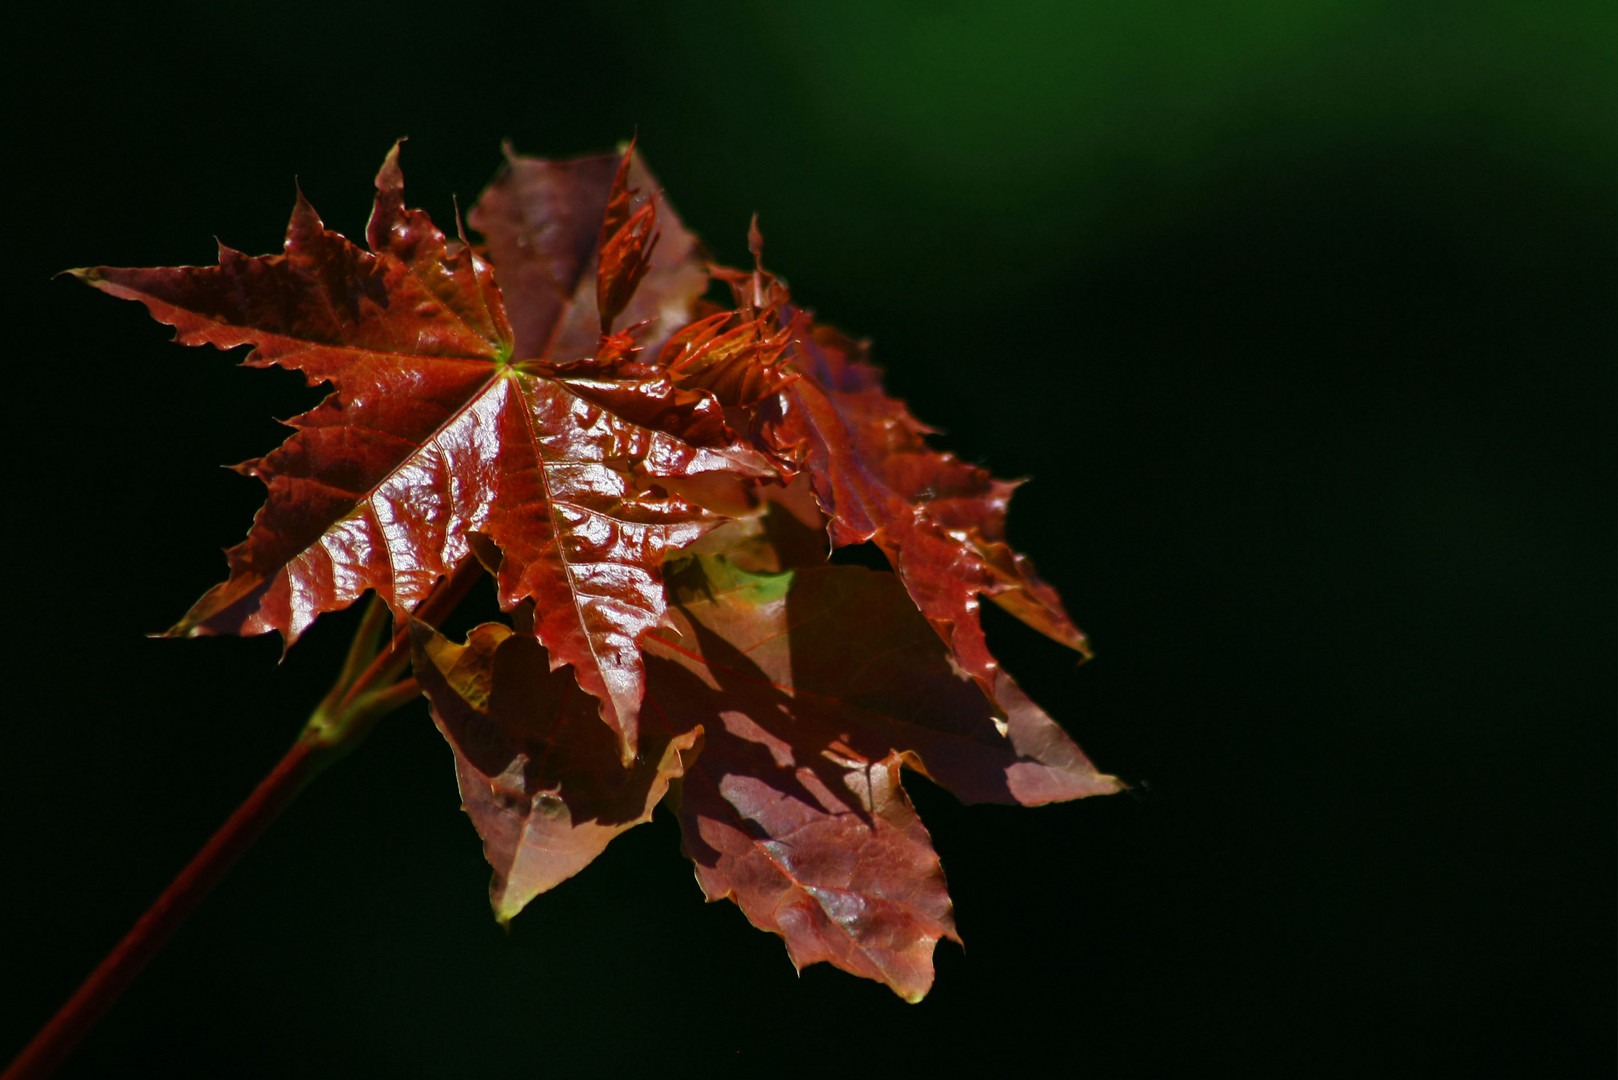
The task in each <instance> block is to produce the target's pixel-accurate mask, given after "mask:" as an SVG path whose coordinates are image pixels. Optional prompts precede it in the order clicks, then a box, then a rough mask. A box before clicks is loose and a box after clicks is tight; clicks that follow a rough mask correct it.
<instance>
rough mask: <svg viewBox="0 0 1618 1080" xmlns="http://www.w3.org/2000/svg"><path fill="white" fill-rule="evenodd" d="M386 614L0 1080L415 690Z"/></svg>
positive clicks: (376, 607) (121, 981) (437, 602)
mask: <svg viewBox="0 0 1618 1080" xmlns="http://www.w3.org/2000/svg"><path fill="white" fill-rule="evenodd" d="M479 573H481V568H480V567H479V566H478V564H477V562H476V561H475V560H471V559H469V560H467V562H466V563H465V564H463V565H462V566H461V567H460V568H459V569H458V570H456V571H455V573H453V574H451V575H450V576H448V577H446V578H445V579H444V580H443V581H441V582H440V583H439V585H438V587H437V588H436V589H434V590H433V592H432V594H431V595H429V596H428V598H427V599H426V600H424V601H422V603H421V605H420V607H419V608H418V609H417V617H418V618H420V619H422V621H424V622H427V623H428V624H429V625H437V624H438V623H439V622H441V621H442V619H443V618H444V616H446V615H448V614H449V612H450V611H453V610H454V608H455V606H456V605H457V604H459V603H460V602H461V600H462V599H463V598H465V596H466V593H467V591H468V590H469V589H470V588H471V586H472V583H473V582H474V581H476V579H477V576H478V574H479ZM387 622H388V610H387V607H386V605H384V604H383V603H382V602H381V601H380V600H377V599H375V598H373V599H372V601H371V606H370V607H369V608H368V609H367V610H366V612H365V617H364V618H363V620H362V621H361V622H360V627H359V629H358V631H356V633H355V635H354V643H353V644H352V645H351V646H350V647H349V652H348V657H347V659H346V660H345V661H344V662H343V670H342V673H341V674H340V675H339V676H338V678H337V682H336V683H335V684H334V685H333V686H332V688H331V692H330V693H328V694H327V695H326V697H325V699H324V700H322V701H321V703H320V704H319V705H318V706H317V707H316V708H315V711H314V712H313V713H312V714H310V716H309V720H308V722H307V723H306V724H305V725H304V728H303V732H302V733H301V734H300V735H299V736H298V740H297V742H295V743H293V744H292V749H290V750H288V751H287V754H286V756H285V757H283V758H282V759H281V760H280V761H279V762H278V763H277V764H276V766H275V768H273V769H271V770H270V774H269V775H268V776H266V777H265V778H264V779H263V780H262V781H260V782H259V785H258V787H256V788H254V789H253V793H252V794H251V795H249V796H248V797H247V800H246V801H245V802H243V803H242V804H241V805H240V806H238V807H237V808H236V811H235V813H233V814H231V815H230V817H229V819H228V820H226V822H225V823H224V825H222V826H220V828H219V831H218V832H216V833H214V835H213V837H212V838H211V839H209V841H208V842H207V843H206V844H205V845H203V848H202V850H201V851H199V852H197V854H196V856H195V857H194V858H193V859H192V860H191V861H190V863H188V864H187V865H186V867H185V869H184V870H181V871H180V873H179V875H178V876H177V877H175V879H174V880H173V881H172V882H170V883H169V887H168V888H166V889H164V890H163V893H162V895H161V896H159V897H158V898H157V900H156V901H155V902H154V903H153V904H152V906H151V907H150V908H148V909H147V910H146V913H145V914H144V915H142V916H141V917H140V919H139V921H137V922H136V923H135V925H134V928H133V929H131V930H130V931H129V933H128V934H126V935H124V939H123V940H122V941H120V942H119V943H118V944H117V945H116V946H115V947H114V948H113V950H112V951H111V952H110V953H108V954H107V956H106V958H105V959H104V960H102V961H101V963H100V965H99V966H97V967H96V969H95V970H94V971H93V972H91V973H90V976H89V978H87V979H85V980H84V983H83V985H81V986H80V987H79V989H78V990H77V991H76V992H75V993H74V994H73V996H72V997H71V998H69V999H68V1000H67V1003H66V1004H65V1005H63V1006H62V1007H61V1009H60V1010H58V1011H57V1013H56V1015H55V1016H54V1017H52V1018H51V1021H50V1022H49V1023H48V1024H46V1025H45V1026H44V1027H43V1028H42V1029H40V1032H39V1034H38V1035H36V1036H34V1039H33V1041H32V1042H30V1043H29V1044H28V1045H27V1046H26V1047H24V1048H23V1051H22V1053H21V1054H19V1055H18V1056H17V1058H16V1060H15V1061H13V1062H12V1063H11V1065H10V1066H8V1067H7V1069H6V1071H5V1072H4V1073H3V1074H0V1080H41V1078H43V1077H46V1076H49V1075H50V1074H51V1073H52V1072H54V1071H55V1069H56V1068H57V1067H58V1066H59V1065H61V1063H62V1062H63V1061H64V1060H66V1058H67V1056H68V1055H69V1054H70V1053H72V1052H73V1048H74V1047H75V1046H77V1045H78V1043H79V1041H80V1040H81V1039H83V1038H84V1036H85V1035H87V1034H89V1032H90V1031H91V1030H92V1029H93V1028H94V1027H95V1025H96V1024H97V1022H99V1021H100V1019H101V1018H102V1017H103V1016H104V1015H106V1013H107V1010H108V1009H110V1008H112V1006H113V1005H114V1004H115V1003H116V1002H117V1000H118V998H119V997H120V996H121V995H122V994H123V992H124V991H125V990H126V989H128V988H129V985H130V984H131V983H132V982H134V981H135V977H136V976H137V975H139V974H140V972H141V969H142V968H144V967H145V966H146V965H147V963H148V962H150V961H151V959H152V958H153V957H154V956H156V955H157V954H158V952H160V951H161V950H162V948H163V946H164V944H166V943H167V942H168V940H169V938H170V937H172V936H173V934H174V932H175V931H176V930H178V929H179V928H180V926H181V924H183V923H184V922H185V920H186V919H187V918H188V917H189V916H190V915H191V913H192V912H193V911H195V910H196V909H197V906H198V905H199V904H201V903H202V901H203V898H204V897H206V896H207V895H208V893H209V892H210V891H212V889H213V887H214V886H215V885H217V884H219V882H220V880H221V879H222V878H224V876H225V873H226V871H228V870H229V869H230V867H231V865H232V864H233V863H235V861H236V860H237V859H238V858H240V857H241V855H242V853H243V852H244V851H246V850H247V849H248V848H249V847H251V846H252V844H253V841H255V840H257V839H258V838H259V836H261V835H262V834H263V833H264V830H265V829H267V828H269V826H270V823H271V822H273V821H274V820H275V819H276V818H277V817H278V816H279V815H280V813H281V811H282V810H285V809H286V808H287V806H288V805H289V804H290V803H291V802H292V800H293V799H294V798H296V797H297V795H298V793H299V792H300V791H302V790H303V789H304V787H305V786H307V785H308V783H309V782H310V781H311V780H313V779H314V778H315V777H316V776H318V775H319V774H320V773H321V772H322V771H323V770H324V769H325V768H326V767H327V766H329V765H331V764H332V763H333V762H335V761H337V760H338V759H340V758H342V757H343V756H344V755H345V754H347V753H348V752H349V751H350V750H352V749H353V748H354V747H355V746H357V745H359V743H360V741H361V740H363V739H364V738H365V736H366V734H367V733H369V731H370V730H371V728H372V727H373V726H374V725H375V724H376V722H377V721H378V720H380V719H381V718H382V717H383V716H386V715H387V714H388V713H390V712H393V711H394V710H395V709H398V708H399V707H401V706H403V705H406V704H408V703H409V702H410V701H412V700H414V698H415V697H416V695H417V694H418V693H420V689H419V688H418V687H417V685H416V680H415V679H413V678H410V679H403V680H400V679H399V676H400V675H401V674H402V673H403V672H404V668H405V666H406V665H407V664H408V663H409V662H410V646H409V639H408V637H407V630H406V628H405V627H399V628H398V630H397V632H396V633H394V635H393V637H392V639H391V640H390V641H389V642H388V645H387V647H386V648H384V649H380V650H379V649H378V648H377V645H378V644H379V642H380V640H381V636H382V630H383V628H384V627H385V626H386V625H387Z"/></svg>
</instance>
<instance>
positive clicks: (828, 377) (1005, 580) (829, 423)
mask: <svg viewBox="0 0 1618 1080" xmlns="http://www.w3.org/2000/svg"><path fill="white" fill-rule="evenodd" d="M749 246H750V247H751V249H752V252H753V257H754V261H755V268H754V270H753V271H752V272H751V273H745V272H741V271H735V270H724V269H716V271H715V273H716V274H717V275H718V276H720V277H721V278H723V279H724V280H726V281H727V282H729V283H730V285H731V287H732V290H733V292H734V294H735V297H736V304H737V307H738V308H739V309H740V310H741V311H742V312H744V313H750V314H752V315H753V317H754V318H755V319H758V320H761V321H766V322H771V323H773V324H774V325H775V326H778V327H780V328H781V329H782V330H790V332H791V344H790V347H789V348H788V349H787V350H786V357H787V360H788V363H787V365H785V366H786V367H787V369H788V370H789V371H790V373H791V374H792V375H794V376H800V377H798V378H795V379H794V380H793V381H791V382H790V383H787V384H785V385H783V386H782V387H781V391H780V392H781V406H780V416H779V419H777V420H776V421H775V422H774V423H772V424H770V425H767V433H768V438H767V442H768V443H769V444H771V447H772V449H773V450H774V451H775V453H776V454H778V455H783V456H792V455H795V456H796V457H797V458H798V459H800V460H801V462H802V466H803V468H804V469H805V470H806V471H807V472H808V474H809V479H810V483H811V486H812V488H813V490H814V494H815V498H816V500H817V501H818V503H819V505H820V508H821V510H822V512H823V513H824V514H825V517H826V521H827V530H828V533H829V537H830V540H831V544H832V546H833V547H843V546H846V545H849V544H861V543H866V542H872V543H875V544H876V545H877V547H879V548H880V549H881V550H882V552H883V554H885V555H886V556H887V558H888V561H889V563H890V564H891V565H892V566H893V569H894V571H895V572H896V573H897V574H898V575H899V577H900V579H901V580H903V582H904V584H905V587H906V588H907V589H908V590H909V592H910V596H911V598H912V599H913V600H914V601H915V602H916V605H917V607H919V608H920V609H921V611H922V613H923V614H924V615H926V616H927V619H928V621H929V622H931V623H932V625H933V627H934V629H936V630H937V631H938V633H939V635H940V636H941V637H943V639H944V640H945V641H946V642H948V643H949V645H950V648H951V650H952V651H953V653H954V655H955V657H956V659H957V660H958V661H959V662H960V664H961V666H962V667H963V668H965V669H966V671H967V672H969V673H970V674H971V675H972V677H973V678H975V679H976V680H977V681H978V683H979V684H980V685H981V686H982V687H983V688H984V690H985V691H986V692H988V693H989V694H991V695H992V696H995V697H996V698H998V697H999V696H1000V695H1001V694H1002V693H1005V694H1007V695H1009V696H1010V697H1012V698H1013V699H1014V698H1016V697H1017V696H1018V695H1017V693H1016V692H1015V691H1014V690H1013V689H1011V688H1010V687H1009V685H1007V683H1006V680H1005V676H1004V674H1003V673H1002V672H1001V671H1000V669H999V665H998V664H997V663H996V661H995V659H994V657H993V656H992V655H990V653H989V648H988V643H987V641H986V640H985V638H984V634H983V628H982V624H981V622H980V620H979V617H978V597H979V596H987V597H988V598H989V599H991V600H993V601H994V602H995V603H996V604H998V605H1000V606H1001V607H1002V608H1004V609H1005V610H1006V611H1008V612H1010V613H1011V614H1012V615H1014V616H1016V617H1017V618H1018V619H1020V620H1022V621H1023V622H1024V623H1027V624H1028V625H1029V626H1032V627H1033V628H1034V629H1036V630H1038V631H1040V632H1041V633H1043V634H1045V635H1046V636H1048V637H1050V638H1052V639H1053V640H1055V641H1057V642H1060V643H1061V644H1063V645H1066V646H1068V647H1069V648H1071V649H1074V650H1075V651H1077V652H1079V653H1081V654H1083V655H1084V656H1088V655H1089V646H1088V644H1087V643H1086V641H1085V638H1084V635H1083V634H1082V633H1081V632H1080V631H1079V629H1078V627H1076V626H1074V625H1073V621H1072V620H1071V619H1070V618H1069V617H1068V615H1067V612H1066V611H1065V610H1064V608H1063V606H1062V601H1061V598H1060V597H1059V596H1058V595H1057V593H1056V590H1055V589H1053V588H1051V587H1050V586H1049V585H1047V584H1045V583H1044V582H1043V581H1041V580H1040V579H1039V578H1038V577H1037V576H1036V575H1035V574H1034V569H1033V565H1032V564H1031V563H1030V562H1029V561H1028V559H1027V558H1026V557H1024V556H1022V555H1020V554H1018V553H1017V552H1015V551H1013V550H1012V549H1011V547H1010V546H1009V545H1008V544H1007V543H1006V539H1005V536H1006V509H1007V506H1008V504H1009V503H1010V500H1011V494H1012V492H1013V491H1014V490H1016V488H1017V483H1015V482H1010V481H1004V480H997V479H995V478H994V477H993V476H991V475H990V474H989V472H988V470H986V469H982V468H979V467H978V466H975V465H971V464H968V463H966V462H963V461H961V460H960V459H959V458H957V457H956V456H955V455H953V454H949V453H943V452H941V451H938V450H934V449H933V448H932V447H931V446H929V445H928V444H927V438H926V437H927V436H928V435H930V434H934V433H935V432H934V431H933V429H931V428H929V427H927V426H926V425H925V424H923V423H922V422H921V421H919V420H917V419H916V418H915V417H914V416H913V415H911V413H910V410H909V409H907V408H906V407H905V404H904V402H902V401H899V400H898V399H896V398H893V397H890V396H888V394H887V393H886V392H885V391H884V390H883V389H882V377H881V372H880V371H879V370H878V369H877V368H875V367H873V366H872V365H870V364H869V363H867V362H866V359H865V354H866V347H865V345H864V344H862V343H859V342H855V341H852V340H850V339H849V338H847V337H845V336H843V335H842V334H840V333H838V332H837V331H835V330H832V329H830V328H829V327H823V326H814V325H812V323H811V321H810V319H809V318H808V316H807V315H806V314H805V313H804V312H802V311H800V310H798V309H796V308H794V307H793V306H792V304H791V303H790V298H789V295H788V292H787V289H786V287H785V286H784V285H783V284H782V283H781V282H780V281H779V280H777V279H776V278H775V277H774V276H773V275H771V274H769V273H768V272H766V271H765V270H764V267H763V261H762V256H763V246H764V241H763V238H762V236H761V235H760V234H759V232H758V226H757V222H756V221H755V222H754V224H753V227H752V229H751V230H750V235H749ZM671 374H672V375H673V377H674V378H675V380H676V381H677V382H682V379H681V374H680V372H679V371H677V370H674V371H671ZM683 384H684V383H683V382H682V385H683ZM1002 704H1007V703H1006V702H1002Z"/></svg>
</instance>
